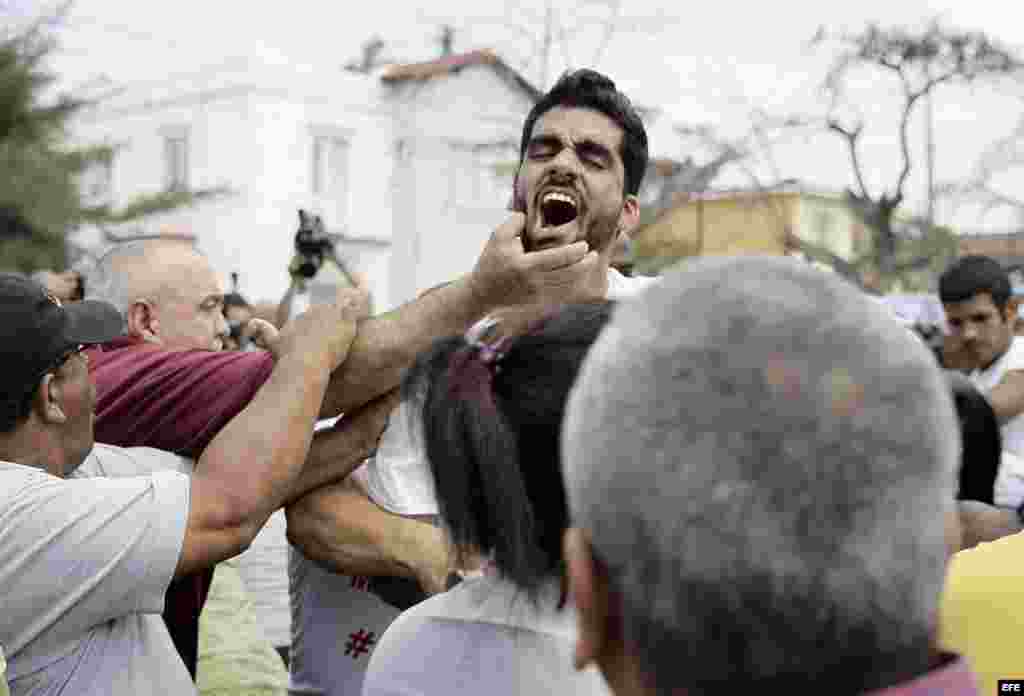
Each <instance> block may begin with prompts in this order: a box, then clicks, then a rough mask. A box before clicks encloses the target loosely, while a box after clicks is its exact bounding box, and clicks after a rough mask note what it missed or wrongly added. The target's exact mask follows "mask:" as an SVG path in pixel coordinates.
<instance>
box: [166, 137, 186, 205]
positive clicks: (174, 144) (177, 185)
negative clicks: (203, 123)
mask: <svg viewBox="0 0 1024 696" xmlns="http://www.w3.org/2000/svg"><path fill="white" fill-rule="evenodd" d="M164 188H165V189H166V190H168V191H187V190H188V133H187V132H179V133H174V134H171V135H165V136H164Z"/></svg>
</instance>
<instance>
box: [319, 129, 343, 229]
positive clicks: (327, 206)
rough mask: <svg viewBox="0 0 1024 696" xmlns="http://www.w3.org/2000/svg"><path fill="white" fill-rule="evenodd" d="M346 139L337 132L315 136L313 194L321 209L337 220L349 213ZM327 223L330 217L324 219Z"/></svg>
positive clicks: (329, 221)
mask: <svg viewBox="0 0 1024 696" xmlns="http://www.w3.org/2000/svg"><path fill="white" fill-rule="evenodd" d="M348 157H349V141H348V139H347V138H343V137H340V136H336V135H314V136H313V152H312V172H311V175H312V179H311V181H312V193H313V195H314V196H315V197H316V198H317V199H318V201H319V203H320V206H321V207H322V208H323V209H324V212H325V213H326V214H327V215H329V216H330V217H333V218H335V219H336V220H340V219H342V218H344V217H345V214H346V213H347V212H348V211H347V210H346V202H347V199H348V188H349V187H348ZM325 222H327V223H328V225H330V223H331V220H325Z"/></svg>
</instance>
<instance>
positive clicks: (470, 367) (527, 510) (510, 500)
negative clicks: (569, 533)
mask: <svg viewBox="0 0 1024 696" xmlns="http://www.w3.org/2000/svg"><path fill="white" fill-rule="evenodd" d="M610 311H611V303H608V302H600V303H593V304H581V305H571V306H567V307H565V308H562V309H560V310H559V311H557V312H553V313H552V314H550V315H549V316H548V317H546V318H545V319H542V320H540V321H534V322H532V323H530V324H528V325H527V326H526V327H525V328H521V329H518V330H517V329H516V328H513V326H514V325H515V324H516V321H515V319H514V318H513V317H512V316H511V315H505V316H503V317H501V318H500V319H494V318H487V319H484V320H483V321H481V322H480V323H478V324H477V325H476V326H474V327H473V328H472V329H470V331H469V332H467V334H466V335H465V336H461V337H453V338H449V339H444V340H442V341H439V342H437V343H436V344H435V345H434V346H433V348H432V349H431V350H429V351H428V352H426V353H424V354H423V355H421V356H420V357H419V359H418V360H417V361H416V363H415V364H414V365H413V367H412V368H411V369H410V371H409V373H408V374H407V376H406V379H405V381H404V383H403V391H404V397H405V399H406V400H407V402H408V403H409V404H410V406H411V408H410V413H411V414H412V417H414V418H417V419H419V421H420V422H419V423H418V424H417V425H419V426H420V427H418V428H414V430H415V431H418V433H419V435H420V437H421V438H422V442H421V443H419V444H421V445H422V447H423V450H424V451H425V452H426V458H427V461H428V462H429V466H430V470H431V476H432V479H433V485H434V489H435V494H436V497H437V502H438V509H439V512H440V522H441V524H442V525H443V526H444V528H445V530H446V531H447V533H448V536H449V538H450V540H451V543H452V545H453V547H454V549H455V551H456V552H457V557H458V558H459V559H461V560H463V562H464V563H470V562H471V561H472V559H483V560H482V571H481V572H480V573H477V574H475V575H474V576H473V577H467V578H466V579H465V580H463V581H462V582H460V583H459V584H457V585H456V586H455V587H454V588H453V589H451V590H449V591H448V592H445V593H443V594H440V595H436V596H434V597H432V598H430V599H428V600H426V601H424V602H422V603H420V604H418V605H416V606H415V607H413V608H412V609H410V610H409V611H407V612H405V613H404V614H402V615H401V616H399V617H398V619H396V620H395V622H394V623H392V624H391V627H390V628H389V629H388V631H387V632H386V633H385V634H384V636H383V638H382V639H381V640H380V643H379V644H378V645H377V646H376V648H375V650H374V654H373V658H372V660H371V661H370V665H369V669H368V672H367V675H366V681H365V682H364V687H363V688H364V690H363V693H364V695H365V696H387V695H398V694H401V695H402V696H411V695H412V694H420V695H422V696H433V695H435V694H436V695H438V696H440V695H441V694H444V695H445V696H458V695H460V694H474V695H475V694H484V695H485V696H504V695H506V694H507V695H510V696H511V695H512V694H560V695H562V694H565V695H572V694H601V695H603V694H607V693H609V692H608V691H607V688H606V687H605V685H604V682H603V680H602V678H601V676H600V674H599V673H598V672H597V671H596V670H594V669H593V668H589V669H588V670H586V671H583V672H579V673H577V672H574V671H573V669H572V645H573V636H574V633H575V631H574V626H575V623H574V622H575V617H574V613H573V611H572V608H571V607H570V606H569V605H567V604H566V601H565V600H566V597H565V591H564V582H563V570H562V561H561V542H562V534H563V532H564V531H565V529H566V527H567V526H568V509H567V505H566V499H565V489H564V487H563V484H562V479H561V468H560V464H559V461H560V456H559V455H560V438H559V433H560V429H561V424H562V416H563V411H564V408H565V403H566V400H567V398H568V395H569V390H570V389H571V387H572V384H573V381H574V380H575V377H576V373H577V371H578V370H579V367H580V365H581V363H582V362H583V358H584V357H585V355H586V353H587V351H588V350H589V348H590V346H591V345H592V344H593V342H594V340H595V339H596V338H597V336H598V334H599V333H600V331H601V329H602V328H603V327H604V325H605V323H606V322H607V320H608V318H609V315H610Z"/></svg>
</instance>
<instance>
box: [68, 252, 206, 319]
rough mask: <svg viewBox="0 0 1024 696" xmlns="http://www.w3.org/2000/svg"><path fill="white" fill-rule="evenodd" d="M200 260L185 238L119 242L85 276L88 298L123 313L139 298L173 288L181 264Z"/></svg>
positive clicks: (198, 253)
mask: <svg viewBox="0 0 1024 696" xmlns="http://www.w3.org/2000/svg"><path fill="white" fill-rule="evenodd" d="M196 262H204V257H203V255H202V254H201V252H199V250H198V249H196V248H195V246H194V245H193V244H192V243H191V242H189V241H183V240H177V239H144V240H134V241H129V242H123V243H121V244H118V245H117V246H115V247H113V248H112V249H110V250H109V251H108V252H107V253H106V254H104V255H103V257H102V258H101V259H100V260H99V261H98V262H97V264H96V266H95V268H93V270H92V271H91V273H90V275H89V277H88V278H87V279H86V283H85V287H86V292H87V296H88V299H97V300H104V301H106V302H110V303H111V304H113V305H114V306H115V307H117V309H118V310H119V311H120V312H122V313H124V312H127V310H128V307H129V305H130V304H131V303H132V302H134V301H136V300H137V299H139V298H142V297H153V296H157V295H159V294H161V293H164V292H167V291H168V290H170V289H173V287H174V285H175V283H176V282H179V281H178V277H177V276H178V273H177V271H178V269H179V268H180V267H181V265H182V264H194V263H196Z"/></svg>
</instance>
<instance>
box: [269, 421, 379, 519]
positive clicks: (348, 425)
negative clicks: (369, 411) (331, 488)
mask: <svg viewBox="0 0 1024 696" xmlns="http://www.w3.org/2000/svg"><path fill="white" fill-rule="evenodd" d="M375 415H376V417H377V418H379V419H380V423H379V427H377V426H378V424H376V423H369V424H368V423H365V422H361V421H354V420H352V419H349V418H344V419H342V420H340V421H338V423H337V424H336V425H335V426H334V427H332V428H330V429H328V430H322V431H320V432H318V433H316V434H315V435H314V436H313V442H312V443H311V444H310V446H309V454H308V455H307V456H306V463H305V465H304V466H303V467H302V473H301V474H299V477H298V479H296V480H295V483H294V484H292V487H291V490H290V491H289V493H288V495H287V497H286V498H285V501H284V504H285V505H289V504H291V503H293V502H295V501H296V500H298V499H299V498H302V497H303V496H305V495H306V494H308V493H310V492H311V491H314V490H316V489H317V488H321V487H323V486H326V485H329V484H332V483H336V482H338V481H341V480H342V479H344V478H345V477H347V476H348V475H349V474H351V473H352V472H353V471H355V470H356V469H357V468H358V467H359V465H360V464H362V463H363V462H364V461H365V460H366V458H367V457H370V456H372V455H373V453H374V451H375V450H376V448H377V440H378V438H379V433H380V431H381V430H382V429H383V427H384V425H385V424H386V422H387V412H386V411H384V410H383V409H381V413H380V414H379V415H377V414H375Z"/></svg>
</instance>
